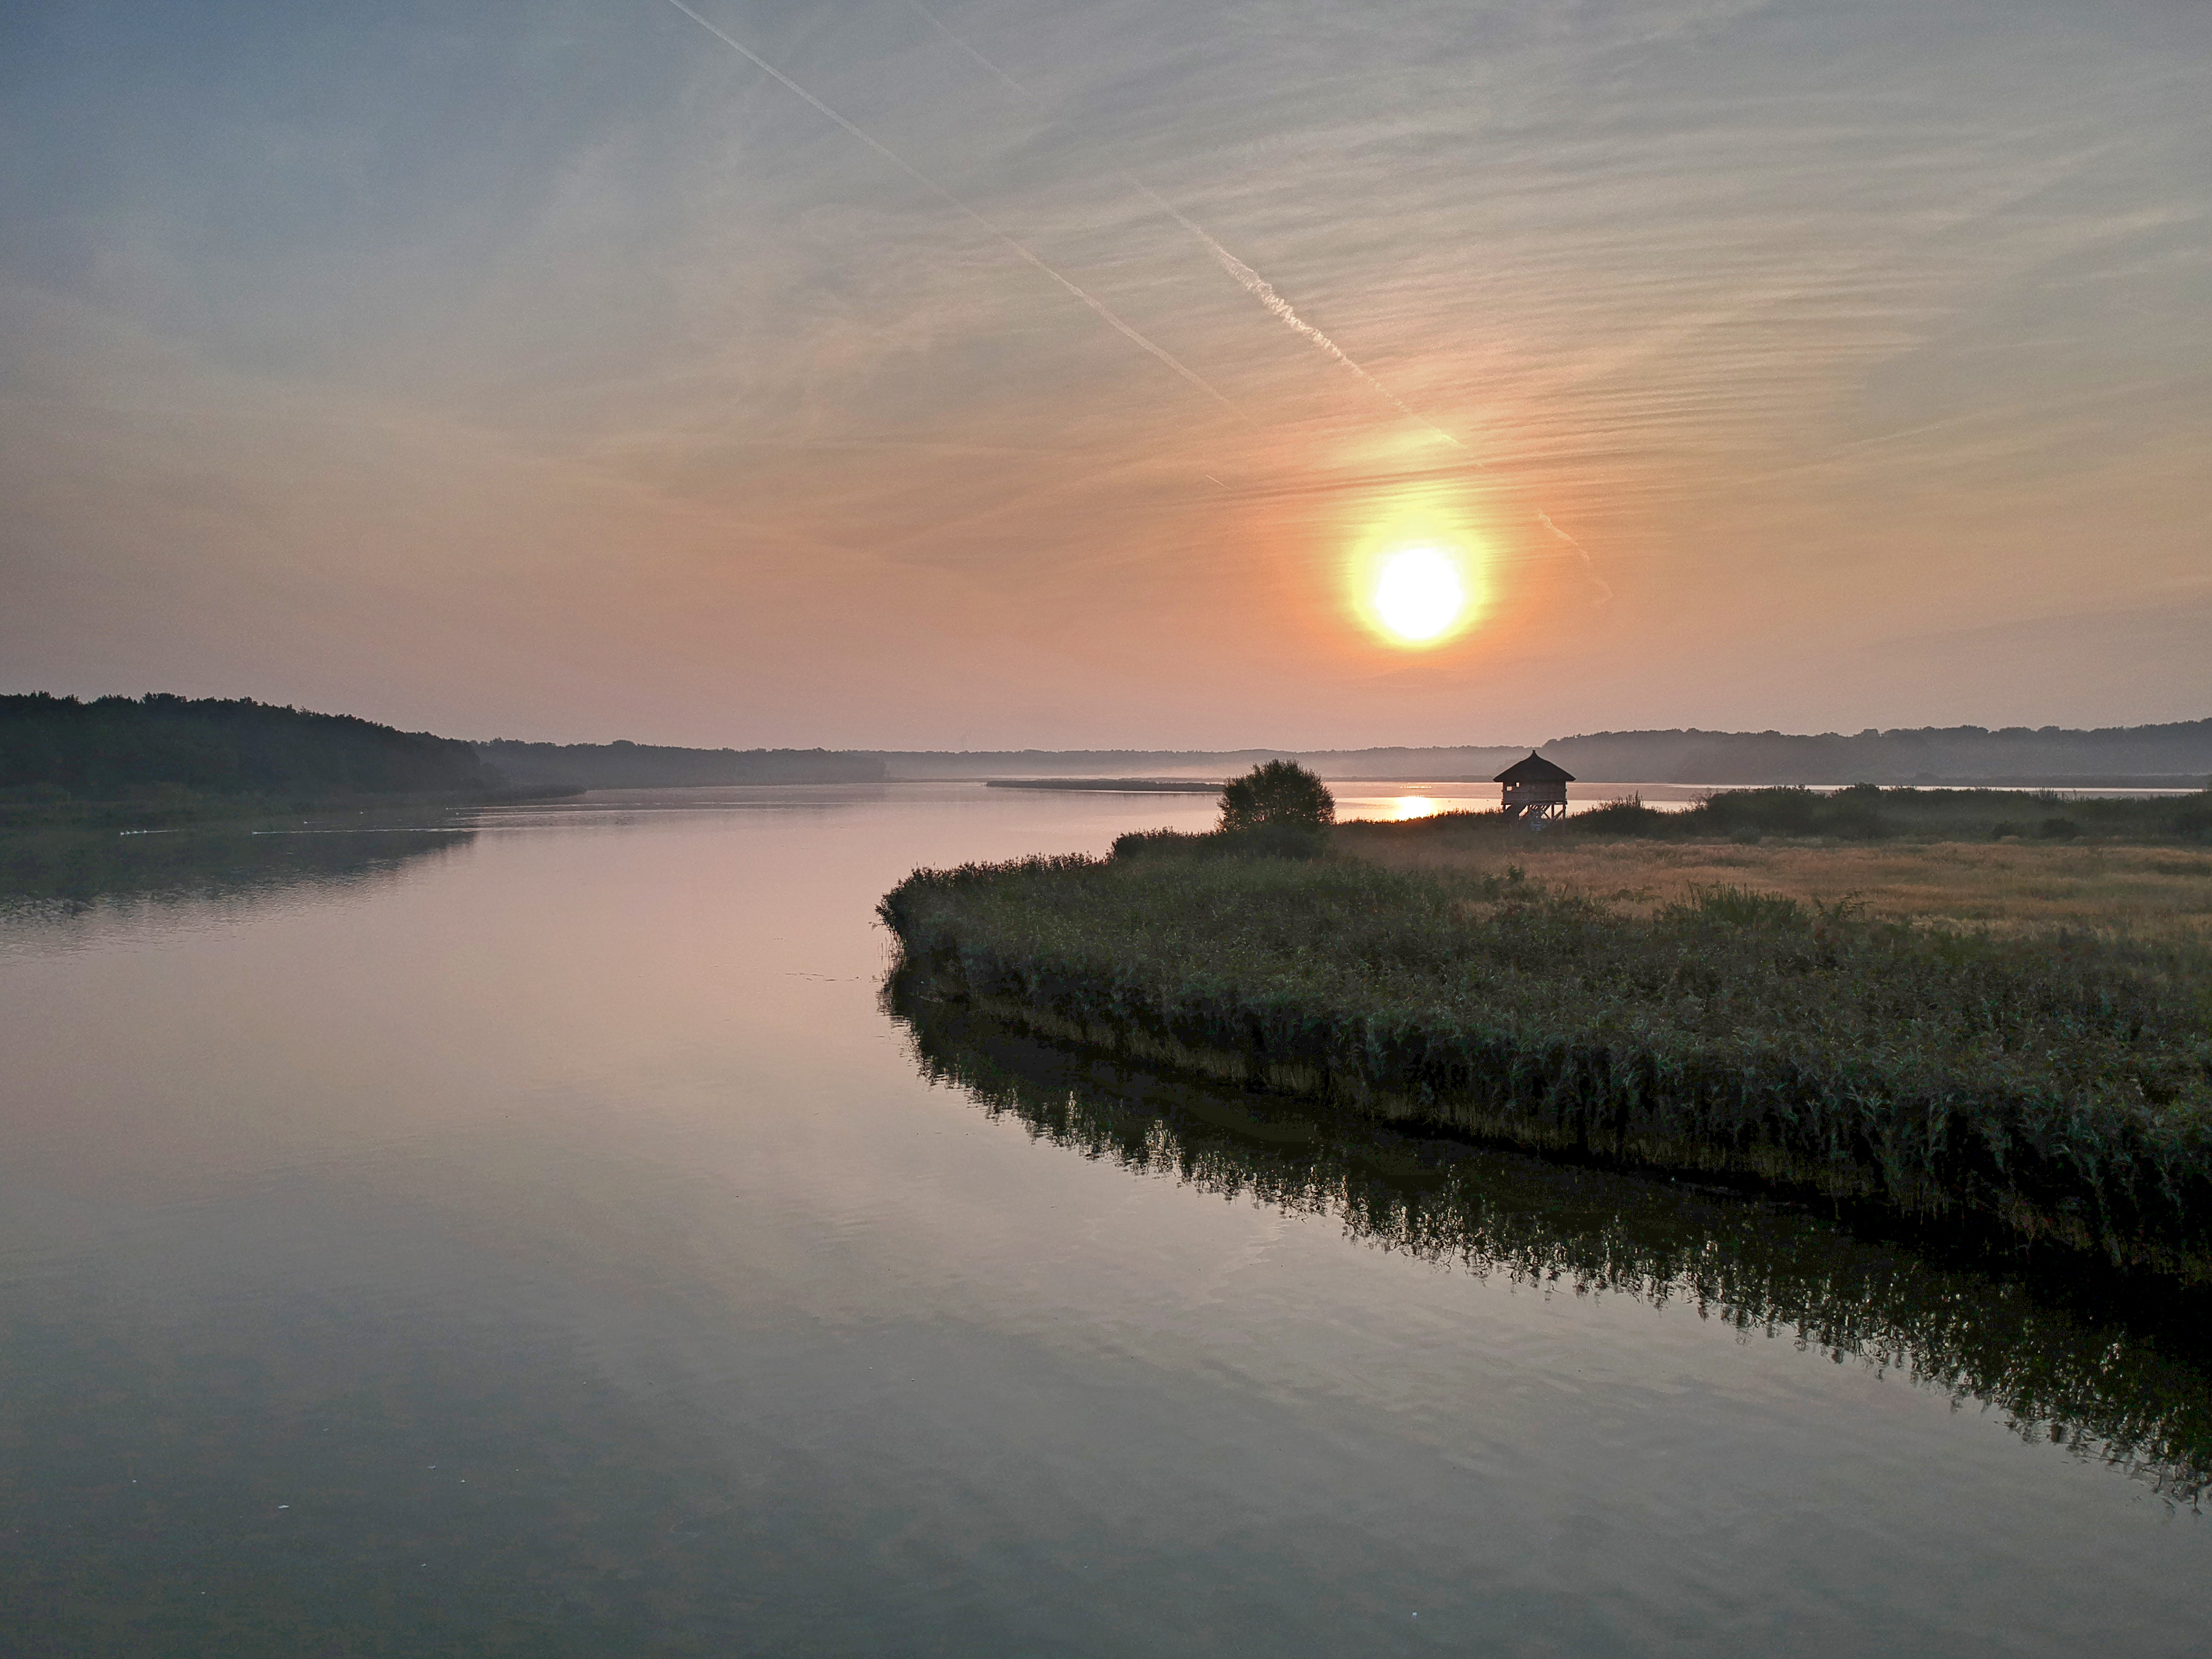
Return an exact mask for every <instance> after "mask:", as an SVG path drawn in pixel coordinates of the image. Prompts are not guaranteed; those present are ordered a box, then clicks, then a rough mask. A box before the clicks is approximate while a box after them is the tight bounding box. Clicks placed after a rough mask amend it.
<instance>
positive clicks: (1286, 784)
mask: <svg viewBox="0 0 2212 1659" xmlns="http://www.w3.org/2000/svg"><path fill="white" fill-rule="evenodd" d="M1335 822H1336V798H1335V797H1334V795H1332V794H1330V793H1328V786H1327V785H1325V784H1324V783H1322V781H1321V780H1320V779H1319V778H1317V777H1316V776H1315V775H1313V774H1312V773H1310V772H1309V771H1307V770H1306V769H1305V768H1304V767H1303V766H1301V765H1299V764H1298V763H1297V762H1296V761H1285V760H1274V761H1269V762H1267V763H1266V764H1264V765H1261V766H1255V767H1254V768H1253V769H1251V770H1250V771H1249V772H1247V773H1246V774H1245V775H1243V777H1241V778H1238V779H1237V780H1236V781H1234V782H1232V783H1231V784H1230V785H1229V787H1227V788H1225V789H1224V790H1223V791H1222V792H1221V827H1222V828H1223V829H1258V828H1260V827H1261V826H1262V825H1273V824H1304V825H1308V826H1310V827H1312V828H1315V829H1318V828H1320V827H1321V826H1322V825H1323V824H1328V823H1335Z"/></svg>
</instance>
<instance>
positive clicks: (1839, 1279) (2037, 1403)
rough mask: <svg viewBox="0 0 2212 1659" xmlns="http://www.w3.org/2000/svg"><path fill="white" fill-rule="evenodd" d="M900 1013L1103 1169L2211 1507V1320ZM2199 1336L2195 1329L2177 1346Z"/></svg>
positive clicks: (1765, 1207)
mask: <svg viewBox="0 0 2212 1659" xmlns="http://www.w3.org/2000/svg"><path fill="white" fill-rule="evenodd" d="M886 1006H887V1008H888V1010H889V1012H890V1013H891V1014H892V1015H893V1016H894V1017H895V1018H898V1019H900V1020H901V1021H902V1022H903V1023H904V1024H906V1026H907V1028H908V1032H909V1035H910V1036H911V1039H912V1042H913V1052H914V1055H915V1060H916V1061H917V1063H918V1064H919V1065H920V1066H921V1068H922V1070H923V1071H924V1073H926V1074H927V1075H928V1076H929V1077H930V1078H932V1079H933V1080H935V1081H937V1082H939V1083H941V1084H944V1085H948V1086H951V1087H955V1088H958V1089H961V1090H963V1091H967V1092H968V1093H969V1095H971V1096H972V1097H974V1098H975V1100H976V1101H977V1102H978V1103H979V1104H981V1107H982V1109H984V1110H985V1111H986V1112H987V1113H988V1114H989V1115H992V1116H993V1117H994V1118H995V1117H1004V1118H1009V1119H1012V1121H1018V1122H1019V1123H1021V1124H1023V1125H1024V1126H1025V1127H1027V1128H1028V1130H1029V1132H1030V1133H1031V1134H1032V1135H1034V1136H1036V1137H1037V1138H1039V1139H1045V1140H1049V1141H1052V1142H1054V1143H1056V1144H1058V1145H1060V1146H1066V1147H1068V1148H1070V1149H1072V1150H1073V1151H1075V1152H1079V1153H1080V1154H1081V1155H1083V1156H1084V1157H1086V1158H1097V1159H1103V1160H1106V1161H1109V1162H1112V1163H1115V1164H1120V1165H1121V1166H1123V1167H1125V1168H1127V1169H1129V1170H1135V1171H1139V1172H1142V1173H1146V1174H1155V1175H1165V1176H1169V1177H1170V1178H1171V1179H1174V1180H1176V1181H1179V1182H1185V1183H1188V1185H1190V1186H1192V1187H1194V1188H1197V1189H1198V1190H1200V1191H1202V1192H1208V1193H1214V1194H1220V1195H1222V1196H1225V1197H1237V1198H1248V1199H1250V1200H1255V1201H1258V1202H1261V1203H1264V1204H1267V1205H1271V1206H1276V1207H1278V1208H1280V1209H1283V1210H1285V1211H1288V1212H1292V1213H1297V1214H1310V1215H1326V1216H1330V1217H1334V1218H1336V1219H1338V1220H1339V1221H1340V1223H1341V1224H1342V1225H1343V1227H1344V1229H1345V1231H1346V1234H1347V1236H1349V1237H1352V1238H1353V1239H1355V1240H1358V1241H1359V1242H1361V1243H1367V1244H1370V1245H1373V1246H1376V1247H1379V1248H1381V1249H1388V1250H1391V1251H1395V1252H1400V1253H1402V1254H1405V1255H1410V1256H1413V1257H1416V1258H1418V1259H1420V1260H1423V1261H1432V1262H1436V1263H1438V1264H1441V1265H1449V1266H1452V1267H1457V1268H1459V1269H1461V1270H1462V1271H1466V1272H1469V1273H1474V1274H1475V1275H1476V1276H1478V1277H1481V1278H1490V1277H1492V1276H1496V1277H1499V1278H1503V1279H1506V1280H1507V1281H1509V1282H1510V1283H1513V1284H1516V1285H1527V1286H1530V1287H1534V1288H1537V1289H1542V1290H1554V1289H1557V1290H1563V1291H1571V1292H1572V1293H1573V1294H1576V1295H1577V1296H1582V1295H1589V1294H1593V1293H1603V1294H1613V1295H1623V1296H1628V1297H1635V1298H1637V1299H1638V1300H1641V1301H1644V1302H1646V1303H1648V1304H1651V1305H1653V1306H1655V1307H1663V1306H1667V1305H1668V1304H1680V1305H1685V1306H1687V1307H1690V1308H1692V1309H1694V1310H1696V1312H1697V1313H1698V1315H1699V1317H1700V1318H1706V1319H1713V1320H1717V1321H1719V1322H1723V1323H1724V1324H1727V1325H1729V1326H1732V1327H1733V1328H1735V1329H1736V1330H1737V1331H1739V1332H1741V1333H1742V1334H1746V1335H1751V1334H1764V1335H1765V1336H1768V1337H1783V1338H1790V1339H1794V1340H1796V1341H1797V1342H1799V1343H1800V1344H1802V1345H1803V1346H1808V1347H1811V1348H1813V1349H1814V1350H1815V1351H1817V1352H1821V1353H1824V1354H1826V1355H1828V1356H1830V1357H1831V1358H1833V1359H1835V1360H1836V1361H1837V1362H1838V1364H1842V1363H1846V1362H1850V1363H1857V1364H1863V1365H1864V1366H1866V1367H1867V1368H1868V1369H1869V1370H1871V1371H1873V1372H1875V1374H1877V1375H1889V1374H1899V1375H1902V1376H1905V1377H1906V1378H1907V1379H1909V1380H1910V1381H1911V1383H1914V1384H1915V1385H1917V1386H1919V1387H1923V1388H1927V1389H1935V1390H1936V1391H1938V1392H1941V1393H1943V1394H1946V1395H1948V1396H1949V1397H1950V1398H1951V1399H1952V1400H1953V1401H1954V1402H1956V1403H1959V1404H1962V1405H1963V1404H1968V1403H1974V1402H1978V1403H1980V1404H1983V1405H1984V1406H1986V1407H1993V1408H1995V1409H1996V1410H1997V1411H1998V1412H2000V1413H2002V1415H2003V1418H2004V1419H2005V1421H2006V1422H2007V1424H2008V1425H2009V1426H2010V1427H2011V1428H2012V1429H2013V1431H2015V1432H2016V1433H2018V1434H2020V1435H2021V1436H2022V1437H2024V1438H2027V1439H2032V1440H2035V1441H2039V1442H2045V1443H2050V1442H2057V1443H2063V1444H2064V1445H2066V1446H2067V1447H2069V1449H2071V1450H2072V1451H2073V1452H2074V1453H2075V1455H2079V1456H2082V1457H2085V1458H2093V1459H2096V1460H2098V1461H2101V1462H2106V1463H2109V1464H2112V1465H2114V1466H2116V1467H2118V1468H2124V1469H2125V1470H2126V1471H2128V1472H2129V1473H2130V1474H2132V1475H2134V1476H2136V1478H2138V1479H2140V1480H2144V1481H2145V1482H2146V1483H2147V1484H2148V1485H2149V1486H2152V1487H2154V1489H2156V1490H2158V1491H2160V1492H2162V1493H2164V1494H2166V1496H2167V1497H2168V1498H2172V1499H2173V1500H2174V1501H2176V1502H2179V1503H2183V1504H2191V1505H2194V1504H2196V1503H2197V1500H2198V1498H2199V1496H2200V1494H2201V1493H2202V1492H2203V1490H2204V1487H2205V1484H2206V1481H2207V1479H2208V1476H2212V1378H2208V1376H2207V1373H2206V1371H2205V1370H2204V1368H2203V1365H2202V1364H2198V1363H2194V1362H2192V1361H2191V1360H2190V1359H2187V1358H2183V1357H2182V1355H2183V1354H2185V1353H2189V1352H2200V1351H2201V1350H2202V1349H2203V1341H2202V1340H2201V1333H2197V1340H2191V1333H2190V1331H2189V1329H2188V1327H2189V1326H2190V1325H2191V1323H2192V1322H2193V1321H2192V1319H2191V1314H2192V1312H2193V1311H2194V1310H2191V1309H2190V1308H2189V1307H2187V1306H2186V1305H2184V1306H2181V1307H2179V1308H2176V1307H2171V1306H2169V1305H2167V1304H2157V1306H2156V1308H2155V1310H2153V1311H2152V1312H2151V1316H2147V1317H2146V1316H2131V1317H2130V1318H2125V1319H2121V1318H2116V1317H2115V1316H2113V1314H2112V1312H2111V1311H2110V1310H2109V1301H2110V1298H2108V1297H2099V1298H2097V1304H2098V1307H2099V1311H2097V1312H2094V1313H2083V1312H2076V1311H2074V1310H2072V1309H2071V1308H2070V1307H2069V1302H2071V1301H2074V1300H2075V1299H2076V1298H2074V1297H2069V1296H2068V1295H2067V1293H2066V1291H2067V1287H2066V1286H2065V1285H2045V1284H2042V1283H2040V1282H2037V1281H2031V1280H2024V1279H2017V1278H2012V1277H1992V1276H1990V1275H1989V1274H1987V1273H1984V1272H1981V1271H1978V1270H1977V1269H1975V1268H1973V1267H1966V1266H1963V1265H1948V1264H1943V1263H1940V1262H1934V1261H1929V1260H1927V1259H1925V1258H1924V1257H1923V1256H1920V1255H1917V1254H1916V1253H1914V1252H1911V1251H1909V1250H1899V1249H1895V1248H1893V1246H1891V1245H1890V1244H1888V1243H1876V1242H1871V1241H1867V1240H1862V1239H1860V1238H1857V1237H1853V1236H1851V1234H1850V1233H1849V1232H1847V1231H1844V1230H1841V1229H1838V1228H1837V1227H1836V1226H1835V1225H1832V1223H1829V1222H1827V1221H1826V1220H1824V1219H1822V1218H1819V1217H1817V1216H1815V1215H1814V1214H1812V1213H1810V1212H1808V1211H1806V1210H1804V1209H1803V1208H1801V1207H1797V1206H1784V1205H1776V1204H1770V1203H1763V1202H1744V1201H1742V1200H1738V1199H1733V1198H1731V1197H1729V1195H1726V1194H1716V1193H1713V1192H1711V1191H1708V1190H1705V1189H1703V1188H1699V1187H1697V1186H1695V1185H1692V1184H1690V1183H1683V1182H1666V1181H1659V1180H1653V1179H1650V1178H1647V1177H1637V1176H1622V1175H1619V1174H1614V1173H1612V1172H1608V1171H1604V1170H1592V1169H1589V1168H1587V1167H1584V1166H1579V1165H1576V1164H1561V1163H1559V1162H1555V1161H1546V1160H1540V1159H1535V1158H1528V1157H1524V1156H1521V1155H1517V1154H1515V1153H1511V1152H1497V1151H1488V1150H1481V1149H1477V1148H1474V1147H1469V1146H1466V1145H1465V1144H1463V1143H1451V1142H1438V1141H1436V1140H1433V1139H1426V1140H1425V1139H1417V1138H1413V1137H1408V1136H1406V1135H1404V1134H1401V1133H1398V1132H1397V1131H1395V1130H1394V1129H1393V1128H1392V1127H1389V1126H1388V1125H1383V1124H1378V1123H1376V1121H1374V1120H1373V1119H1371V1118H1367V1117H1364V1116H1361V1115H1357V1114H1352V1113H1346V1112H1342V1111H1332V1110H1329V1109H1326V1108H1319V1109H1317V1108H1315V1107H1313V1106H1310V1105H1308V1104H1305V1103H1291V1102H1285V1101H1281V1100H1273V1099H1270V1098H1268V1097H1264V1096H1255V1095H1254V1094H1252V1093H1250V1092H1249V1091H1243V1090H1236V1089H1228V1088H1223V1087H1221V1086H1218V1085H1208V1084H1206V1083H1203V1082H1199V1081H1194V1080H1190V1079H1179V1078H1176V1077H1175V1076H1173V1075H1169V1074H1163V1073H1157V1072H1151V1071H1146V1070H1145V1069H1142V1068H1133V1067H1129V1066H1123V1065H1120V1064H1117V1063H1115V1062H1114V1061H1112V1060H1101V1059H1100V1058H1099V1057H1098V1055H1097V1053H1096V1050H1095V1049H1091V1048H1082V1047H1078V1046H1073V1045H1067V1044H1063V1043H1058V1042H1051V1041H1048V1040H1041V1039H1040V1038H1038V1037H1037V1036H1035V1035H1034V1034H1033V1033H1031V1032H1029V1031H1027V1030H1024V1029H1022V1028H1021V1026H1020V1025H1019V1024H1013V1023H1008V1022H1006V1021H1002V1020H999V1019H995V1018H991V1017H990V1016H988V1015H987V1014H984V1013H982V1012H979V1011H978V1010H976V1009H975V1007H974V1006H972V1005H968V1004H960V1003H948V1002H946V1001H944V1000H939V999H938V998H935V997H933V995H931V994H930V992H929V987H928V986H927V983H926V982H925V981H922V980H921V979H920V978H918V977H917V976H915V975H894V976H893V978H892V979H891V981H890V982H889V984H888V985H887V987H886ZM2177 1326H2178V1327H2179V1328H2177Z"/></svg>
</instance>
